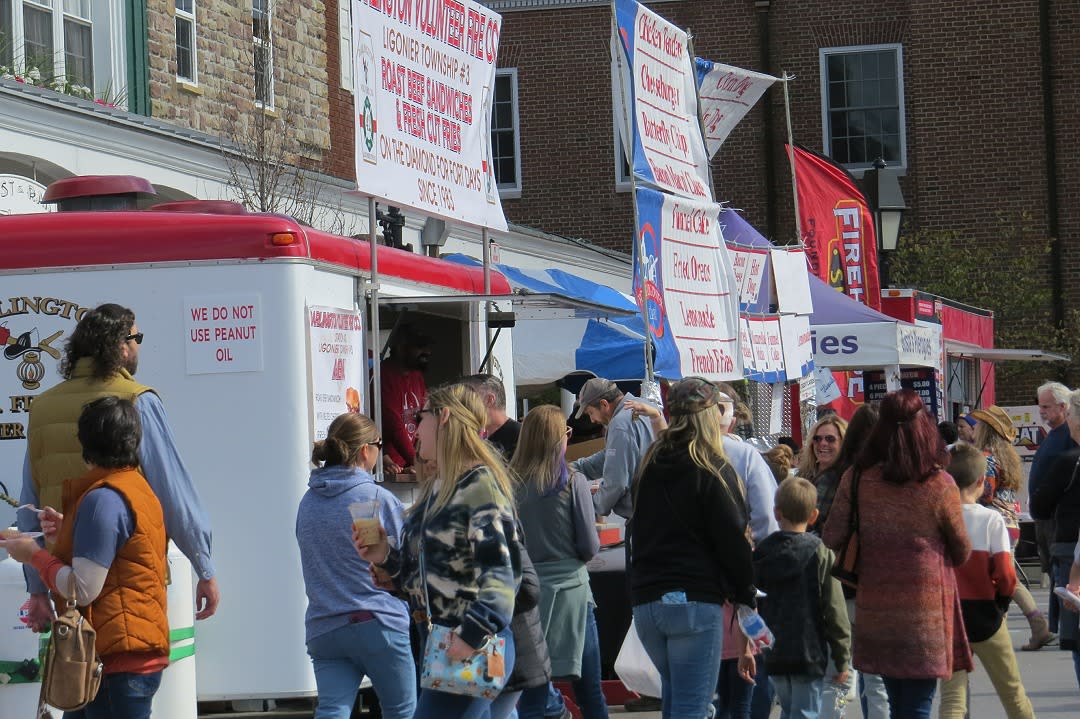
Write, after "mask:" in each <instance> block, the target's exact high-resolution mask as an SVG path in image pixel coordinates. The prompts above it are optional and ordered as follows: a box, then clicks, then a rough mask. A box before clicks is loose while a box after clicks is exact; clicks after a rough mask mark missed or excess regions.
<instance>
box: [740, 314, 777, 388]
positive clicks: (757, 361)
mask: <svg viewBox="0 0 1080 719" xmlns="http://www.w3.org/2000/svg"><path fill="white" fill-rule="evenodd" d="M746 324H747V326H748V327H749V328H750V343H751V344H752V345H753V346H754V368H755V369H756V370H758V371H759V372H762V373H763V374H768V373H770V372H775V371H776V370H777V369H778V368H777V367H775V366H774V365H773V364H772V362H771V361H770V358H771V356H772V355H771V353H770V352H769V328H768V327H767V326H766V322H765V320H764V319H757V318H755V319H750V320H747V322H746Z"/></svg>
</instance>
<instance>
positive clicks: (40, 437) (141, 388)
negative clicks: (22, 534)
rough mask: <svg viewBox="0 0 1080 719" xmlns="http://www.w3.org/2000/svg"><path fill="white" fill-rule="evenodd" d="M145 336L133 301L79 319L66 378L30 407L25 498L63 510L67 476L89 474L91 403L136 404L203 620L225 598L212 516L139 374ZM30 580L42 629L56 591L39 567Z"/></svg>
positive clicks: (157, 490) (145, 456) (149, 469)
mask: <svg viewBox="0 0 1080 719" xmlns="http://www.w3.org/2000/svg"><path fill="white" fill-rule="evenodd" d="M142 341H143V333H142V332H140V331H139V328H138V327H137V326H136V324H135V313H134V312H132V311H131V310H129V309H127V308H126V307H121V306H120V305H116V304H104V305H101V306H100V307H96V308H94V309H92V310H90V311H89V312H87V313H86V314H85V315H83V317H82V318H81V319H80V320H79V324H78V325H76V327H75V330H74V331H73V332H72V333H71V337H70V338H69V339H68V341H67V345H66V347H65V349H64V359H63V361H62V362H61V363H60V374H61V376H62V377H64V381H63V382H61V383H60V384H58V385H56V386H55V387H53V388H52V389H49V390H48V391H46V392H42V393H41V394H40V395H38V396H37V397H35V398H34V402H33V404H32V405H31V406H30V419H29V421H28V423H27V447H26V461H25V462H24V463H23V486H22V495H21V500H22V502H24V503H26V504H33V505H36V506H39V507H53V508H55V509H62V493H63V484H64V480H66V479H69V478H71V477H78V476H80V475H82V474H84V473H85V472H86V465H85V463H84V462H83V458H82V449H81V447H80V445H79V440H78V436H77V429H78V419H79V415H80V414H81V413H82V410H83V407H84V406H86V404H87V403H89V402H91V401H93V400H96V399H98V398H100V397H108V396H113V397H120V398H122V399H127V400H129V401H131V402H133V403H134V404H135V408H136V410H138V413H139V420H140V421H141V424H142V432H143V434H142V444H141V446H140V449H139V463H140V468H141V470H142V472H143V474H144V476H145V477H146V481H147V482H148V483H149V485H150V488H151V489H152V490H153V491H154V494H155V495H157V498H158V500H159V501H160V502H161V507H162V510H163V512H164V516H165V532H166V534H167V535H168V536H169V538H171V539H172V540H173V542H175V543H176V546H177V547H178V548H179V549H180V551H181V552H183V553H184V556H186V557H187V558H188V559H189V560H190V561H191V566H192V567H193V568H194V569H195V573H196V574H197V575H198V584H197V585H196V589H195V609H196V613H195V618H196V619H206V618H208V617H210V616H212V615H213V614H214V612H215V611H216V610H217V606H218V602H219V600H220V595H219V592H218V585H217V579H216V578H215V576H214V564H213V560H212V559H211V557H210V545H211V532H210V522H209V519H208V517H207V515H206V512H205V510H204V509H203V506H202V501H201V500H200V499H199V494H198V492H197V491H196V490H195V485H194V484H193V482H192V480H191V475H190V474H188V471H187V468H186V467H185V466H184V462H183V460H182V459H181V458H180V453H179V451H178V450H177V448H176V440H175V439H174V438H173V434H172V430H171V429H170V428H169V422H168V419H167V418H166V416H165V408H164V407H163V406H162V404H161V398H160V397H158V395H157V393H156V392H155V391H154V389H153V388H151V387H147V386H146V385H143V384H140V383H138V382H136V381H135V379H134V374H135V370H136V369H137V368H138V365H139V345H141V344H142ZM18 519H19V529H21V530H22V531H27V532H28V531H37V530H38V529H40V527H39V526H38V519H37V515H36V514H35V513H33V512H19V517H18ZM26 584H27V590H28V591H29V592H30V606H29V610H28V616H27V623H28V624H29V625H30V628H31V629H32V630H34V631H35V632H40V631H44V630H45V629H46V628H47V627H48V624H49V622H50V621H51V620H52V618H53V608H52V604H51V603H50V601H49V595H48V592H47V590H46V587H45V585H44V584H43V583H42V581H41V579H40V577H38V576H37V572H34V571H32V572H27V573H26Z"/></svg>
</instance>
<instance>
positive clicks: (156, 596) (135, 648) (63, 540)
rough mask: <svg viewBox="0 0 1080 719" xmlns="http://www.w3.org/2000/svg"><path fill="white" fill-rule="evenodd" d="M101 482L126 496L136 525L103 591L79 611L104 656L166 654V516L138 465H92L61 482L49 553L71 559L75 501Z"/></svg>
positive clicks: (167, 652)
mask: <svg viewBox="0 0 1080 719" xmlns="http://www.w3.org/2000/svg"><path fill="white" fill-rule="evenodd" d="M101 487H108V488H109V489H112V490H114V491H116V492H118V493H119V494H120V496H121V497H123V498H124V502H125V503H126V504H127V506H128V507H129V508H130V509H131V512H132V514H133V515H134V516H135V529H134V532H133V533H132V535H131V537H130V538H129V539H128V541H127V542H125V543H124V545H123V546H121V547H120V548H119V550H118V551H117V553H116V558H115V559H114V560H113V563H112V566H110V567H109V572H108V574H106V576H105V585H104V586H103V587H102V588H101V593H100V594H99V595H98V597H97V598H96V599H95V600H94V601H93V602H91V604H90V605H89V606H88V607H85V608H83V610H82V611H83V614H84V615H85V616H86V618H87V619H89V620H90V624H91V625H92V626H93V627H94V629H96V630H97V651H98V654H99V655H101V656H102V657H103V658H105V657H108V656H110V655H113V654H120V653H140V654H150V655H158V656H162V655H163V656H168V654H169V615H168V611H167V609H166V604H165V571H166V559H165V554H166V541H167V540H166V539H165V520H164V518H163V516H162V513H161V503H160V502H159V501H158V498H157V497H156V496H155V495H154V492H153V490H151V489H150V485H148V484H147V483H146V479H144V478H143V476H142V475H141V474H140V473H139V472H138V471H137V470H134V469H105V468H101V467H95V468H93V469H91V470H90V471H89V472H87V473H86V474H84V475H83V476H81V477H78V478H76V479H69V480H67V481H65V482H64V490H63V500H64V504H63V506H64V523H63V525H62V526H61V528H60V533H59V535H58V537H57V540H56V547H55V548H54V549H53V554H54V555H55V556H56V557H57V558H58V559H60V560H61V561H62V562H64V563H65V564H68V565H70V564H71V559H72V556H73V552H74V535H75V518H76V517H77V516H78V513H79V505H81V504H82V500H83V498H84V497H85V496H86V495H87V494H88V493H89V492H91V491H92V490H95V489H98V488H101Z"/></svg>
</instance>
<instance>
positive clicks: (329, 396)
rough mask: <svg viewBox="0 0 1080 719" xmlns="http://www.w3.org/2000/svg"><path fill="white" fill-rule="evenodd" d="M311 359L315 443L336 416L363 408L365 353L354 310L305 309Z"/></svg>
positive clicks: (360, 325)
mask: <svg viewBox="0 0 1080 719" xmlns="http://www.w3.org/2000/svg"><path fill="white" fill-rule="evenodd" d="M307 320H308V350H309V353H310V357H311V420H312V427H313V429H314V438H315V439H316V440H320V439H326V430H327V429H328V428H329V427H330V423H331V422H333V421H334V418H335V417H337V416H338V415H341V414H345V413H346V412H355V413H359V412H362V411H363V407H364V388H365V384H366V383H365V381H364V378H365V376H366V373H365V369H366V368H367V354H366V353H365V352H364V320H363V317H362V316H361V314H360V312H359V311H357V310H344V309H340V308H337V307H317V306H311V307H308V308H307Z"/></svg>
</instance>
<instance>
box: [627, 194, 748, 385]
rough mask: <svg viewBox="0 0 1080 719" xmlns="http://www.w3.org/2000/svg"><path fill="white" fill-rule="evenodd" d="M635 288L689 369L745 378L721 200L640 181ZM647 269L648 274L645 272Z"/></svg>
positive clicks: (656, 330)
mask: <svg viewBox="0 0 1080 719" xmlns="http://www.w3.org/2000/svg"><path fill="white" fill-rule="evenodd" d="M637 207H638V227H637V234H636V242H635V243H634V254H635V257H634V268H635V274H634V296H635V297H636V298H637V300H638V305H639V306H640V307H641V310H642V313H643V314H644V316H645V317H646V319H647V321H648V324H649V327H650V329H651V330H652V333H653V341H654V342H655V343H656V344H657V345H667V347H666V348H661V347H658V348H657V350H658V353H659V351H661V349H671V348H673V349H674V350H675V351H677V352H678V355H679V360H680V366H681V369H682V373H683V375H700V376H702V377H707V378H709V379H713V380H731V379H742V376H743V373H742V356H741V354H740V350H739V323H738V296H737V294H736V291H735V288H734V273H733V271H732V269H731V261H730V259H729V258H728V252H727V246H726V245H725V244H724V238H723V235H722V234H721V230H720V224H719V222H718V221H717V217H718V216H719V214H720V206H719V205H716V204H714V203H711V202H695V201H692V200H687V199H685V198H681V197H673V196H671V195H664V194H661V193H659V192H656V191H654V190H648V189H645V188H638V190H637ZM643 272H644V275H642V273H643Z"/></svg>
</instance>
